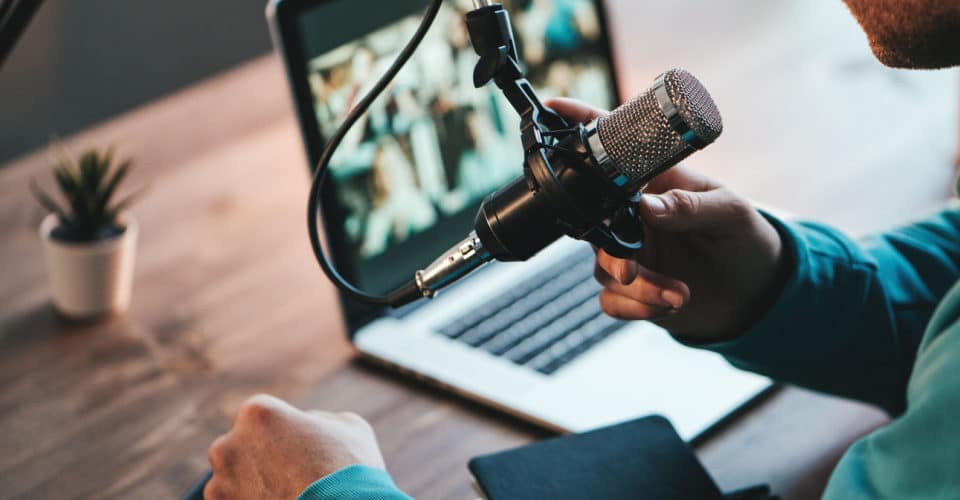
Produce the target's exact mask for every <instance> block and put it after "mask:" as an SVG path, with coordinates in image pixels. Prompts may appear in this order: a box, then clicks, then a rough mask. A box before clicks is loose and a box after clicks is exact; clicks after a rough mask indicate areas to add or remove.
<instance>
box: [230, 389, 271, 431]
mask: <svg viewBox="0 0 960 500" xmlns="http://www.w3.org/2000/svg"><path fill="white" fill-rule="evenodd" d="M276 416H277V408H276V404H275V400H274V398H273V396H267V395H263V394H260V395H257V396H254V397H252V398H250V399H248V400H246V401H245V402H244V403H243V404H242V405H241V406H240V410H239V411H237V422H238V423H246V424H253V425H255V426H263V425H269V424H270V423H271V422H273V421H274V420H275V419H276Z"/></svg>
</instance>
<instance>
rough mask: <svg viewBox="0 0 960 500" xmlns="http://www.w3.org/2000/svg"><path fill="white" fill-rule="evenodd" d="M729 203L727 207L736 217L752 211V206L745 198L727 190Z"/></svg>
mask: <svg viewBox="0 0 960 500" xmlns="http://www.w3.org/2000/svg"><path fill="white" fill-rule="evenodd" d="M728 194H729V196H728V199H729V203H728V205H727V206H728V207H729V209H730V213H731V215H733V216H734V217H737V218H741V217H743V216H745V215H747V214H749V213H751V212H753V206H752V205H751V204H750V202H748V201H747V200H745V199H743V198H741V197H739V196H737V195H735V194H733V193H732V192H728Z"/></svg>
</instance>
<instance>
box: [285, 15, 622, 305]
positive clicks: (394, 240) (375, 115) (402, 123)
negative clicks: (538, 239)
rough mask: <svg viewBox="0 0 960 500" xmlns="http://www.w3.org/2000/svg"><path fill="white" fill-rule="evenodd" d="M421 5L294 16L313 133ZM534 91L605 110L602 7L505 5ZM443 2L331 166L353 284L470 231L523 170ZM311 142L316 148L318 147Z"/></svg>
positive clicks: (366, 76) (510, 133)
mask: <svg viewBox="0 0 960 500" xmlns="http://www.w3.org/2000/svg"><path fill="white" fill-rule="evenodd" d="M424 5H425V3H424V2H422V1H395V2H371V1H367V0H333V1H330V2H326V3H324V4H322V5H320V6H318V7H316V8H314V10H313V11H310V12H306V13H305V15H303V16H302V17H301V18H300V19H301V26H300V28H301V34H302V39H303V46H304V54H305V57H306V59H307V60H306V61H305V63H306V69H307V78H308V81H309V87H310V91H311V93H312V96H313V105H314V112H315V113H314V114H315V117H316V121H317V129H318V130H319V131H320V134H321V137H322V138H323V137H330V136H331V135H333V133H334V131H335V130H336V129H337V127H338V126H339V125H340V123H341V122H342V120H343V118H344V116H345V115H346V113H347V112H348V111H349V110H350V109H351V108H352V107H353V106H354V105H356V103H357V102H358V101H359V100H360V99H361V98H362V97H363V96H364V95H365V94H366V93H367V92H368V91H369V90H370V88H371V87H372V86H373V84H374V83H375V81H376V80H377V79H378V78H379V77H380V76H381V75H382V74H383V73H384V71H386V69H387V67H388V66H389V65H390V64H391V63H392V62H393V61H394V59H395V58H396V56H397V54H398V52H399V51H400V49H401V48H402V47H403V46H404V45H405V44H406V43H407V41H408V40H409V38H410V36H411V35H412V33H413V32H414V31H415V29H416V27H417V25H418V23H419V22H420V17H421V15H422V12H423V8H424ZM504 6H505V7H506V8H507V9H508V10H509V12H510V14H511V18H512V21H513V24H514V31H515V34H516V37H517V41H518V45H519V51H520V55H521V59H522V60H523V61H524V64H525V70H526V74H527V76H528V78H529V80H530V81H531V82H532V84H533V85H534V87H535V88H536V89H537V91H538V93H539V94H540V96H541V97H542V98H544V99H546V98H549V97H554V96H568V97H575V98H578V99H581V100H584V101H586V102H589V103H591V104H593V105H596V106H599V107H602V108H605V109H609V108H610V107H612V106H614V105H616V103H617V94H616V89H615V88H614V82H613V78H612V71H611V63H610V60H609V58H610V54H609V48H608V47H609V45H608V42H607V34H606V33H605V31H604V22H603V19H602V12H600V11H599V9H598V8H597V7H596V5H595V3H594V2H593V1H591V0H525V1H521V0H514V1H505V2H504ZM471 9H472V4H471V2H470V1H469V0H458V1H450V2H445V3H444V6H443V7H442V10H441V11H440V13H439V15H438V16H437V20H436V22H435V23H434V25H433V27H432V28H431V30H430V32H429V34H428V36H427V37H426V39H425V40H424V42H423V44H422V45H421V46H420V48H419V49H418V50H417V52H416V53H415V55H414V56H413V58H412V59H411V60H410V62H409V63H408V64H407V66H406V67H405V68H404V69H403V70H402V71H401V72H400V74H399V75H398V77H397V78H396V80H394V82H393V84H392V85H391V86H390V87H389V89H388V90H387V91H386V92H385V93H384V94H383V95H381V97H380V98H379V99H378V100H377V102H376V103H375V104H374V105H373V106H372V107H371V109H370V111H369V113H367V114H366V115H365V116H364V117H363V118H362V119H361V120H360V121H359V122H358V123H357V124H356V125H355V126H354V128H353V129H352V130H351V132H350V134H349V135H348V136H347V138H346V139H345V140H344V142H343V144H342V145H341V147H340V149H339V150H338V151H337V153H336V155H335V156H334V158H333V160H332V162H331V165H330V175H331V177H330V182H333V183H334V184H335V188H336V189H335V192H336V193H337V194H336V196H337V202H338V204H339V205H340V207H341V208H342V209H341V210H340V213H341V214H342V215H343V216H342V219H341V220H336V221H331V220H330V218H329V217H327V219H326V221H325V222H326V223H327V224H331V223H337V224H341V225H342V228H343V233H344V235H345V238H346V240H347V242H346V246H347V248H349V249H350V252H351V253H352V255H353V262H354V267H355V269H353V271H354V272H353V275H354V276H355V280H356V281H357V283H358V284H359V285H361V286H363V287H366V288H368V289H370V290H374V291H382V290H386V289H389V288H392V287H393V286H395V285H396V284H398V283H400V282H402V281H404V280H406V279H408V278H409V277H410V276H412V274H413V272H414V271H415V270H416V269H418V268H420V267H421V266H423V265H425V264H427V263H428V262H429V261H430V260H432V259H433V258H434V257H435V256H436V255H438V254H439V253H440V252H442V251H443V250H445V249H446V248H448V247H449V246H450V245H451V244H453V243H455V242H456V241H459V240H460V239H461V238H463V237H464V236H466V234H467V233H468V232H469V231H470V230H471V229H472V227H473V224H472V221H473V217H474V215H475V214H476V211H477V208H478V207H479V203H480V202H481V201H482V200H483V198H484V197H486V196H487V195H489V194H490V193H492V192H494V191H496V190H497V189H498V188H500V187H501V186H503V185H504V184H506V183H507V182H508V181H510V180H511V179H513V178H514V177H516V176H518V175H520V173H521V169H522V158H523V154H522V147H521V144H520V134H519V123H520V120H519V118H518V117H517V116H516V113H515V112H514V110H513V109H512V108H511V107H510V105H509V104H508V103H507V101H506V99H505V98H504V97H503V96H502V95H501V94H500V91H499V90H498V89H497V88H496V87H495V86H493V85H492V84H491V85H488V86H487V87H485V88H482V89H476V88H474V86H473V79H472V78H473V77H472V75H473V68H474V65H475V64H476V62H477V55H476V54H475V53H474V51H473V47H472V46H471V44H470V41H469V38H468V34H467V29H466V25H465V24H464V21H463V16H464V14H465V13H466V12H467V11H469V10H471ZM322 138H321V139H320V140H322Z"/></svg>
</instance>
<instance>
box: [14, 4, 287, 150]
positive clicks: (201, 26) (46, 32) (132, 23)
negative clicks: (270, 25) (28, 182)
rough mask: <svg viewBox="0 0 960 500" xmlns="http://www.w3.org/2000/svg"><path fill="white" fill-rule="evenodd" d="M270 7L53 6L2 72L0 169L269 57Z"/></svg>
mask: <svg viewBox="0 0 960 500" xmlns="http://www.w3.org/2000/svg"><path fill="white" fill-rule="evenodd" d="M265 5H266V1H265V0H205V1H203V2H191V1H188V0H169V1H166V2H115V1H108V0H84V1H82V2H75V1H67V0H47V1H46V2H44V4H43V6H42V7H41V8H40V10H39V12H38V13H37V15H36V17H35V18H34V19H33V22H32V23H31V24H30V26H28V27H27V30H26V32H25V33H24V35H23V38H22V39H21V40H20V42H19V43H18V44H17V46H16V47H15V48H14V49H13V52H12V53H11V54H10V57H9V59H8V60H7V62H6V63H5V64H4V66H3V68H2V69H0V110H2V111H0V116H2V117H3V119H2V120H0V163H4V162H6V161H8V160H10V159H11V158H14V157H16V156H19V155H21V154H23V153H26V152H28V151H31V150H34V149H36V148H38V147H42V146H44V145H45V144H46V143H47V142H48V141H49V140H50V138H51V136H53V135H61V136H65V135H69V134H71V133H73V132H76V131H78V130H80V129H82V128H85V127H87V126H90V125H91V124H94V123H97V122H100V121H103V120H105V119H107V118H109V117H111V116H113V115H116V114H118V113H121V112H123V111H126V110H128V109H130V108H133V107H135V106H137V105H139V104H142V103H144V102H147V101H150V100H152V99H155V98H156V97H159V96H162V95H164V94H167V93H170V92H172V91H174V90H176V89H178V88H180V87H183V86H185V85H188V84H190V83H193V82H196V81H198V80H201V79H203V78H206V77H208V76H210V75H213V74H215V73H217V72H220V71H223V70H224V69H227V68H230V67H232V66H235V65H236V64H238V63H241V62H243V61H246V60H248V59H250V58H252V57H255V56H257V55H260V54H263V53H266V52H268V51H269V50H270V37H269V32H268V30H267V24H266V21H265V20H264V14H263V12H264V7H265ZM118 139H119V138H118Z"/></svg>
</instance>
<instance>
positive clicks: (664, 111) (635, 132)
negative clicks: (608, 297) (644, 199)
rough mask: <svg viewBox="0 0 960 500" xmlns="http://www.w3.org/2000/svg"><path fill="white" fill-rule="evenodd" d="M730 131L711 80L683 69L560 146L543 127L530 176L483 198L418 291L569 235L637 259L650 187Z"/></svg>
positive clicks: (420, 279) (529, 155)
mask: <svg viewBox="0 0 960 500" xmlns="http://www.w3.org/2000/svg"><path fill="white" fill-rule="evenodd" d="M722 130H723V123H722V120H721V118H720V113H719V111H718V110H717V107H716V105H715V104H714V102H713V99H712V98H711V97H710V94H709V93H708V92H707V91H706V89H705V88H704V87H703V85H702V84H701V83H700V82H699V81H698V80H697V79H696V78H694V77H693V75H691V74H690V73H688V72H687V71H685V70H682V69H674V70H670V71H668V72H666V73H664V74H662V75H660V77H658V78H657V79H656V81H655V82H654V85H653V86H652V87H651V88H650V89H648V90H647V91H646V92H644V93H642V94H640V95H639V96H637V97H636V98H634V99H633V100H631V101H630V102H628V103H626V104H624V105H622V106H620V107H619V108H617V109H615V110H613V111H612V112H610V113H609V114H607V115H604V116H601V117H599V118H597V119H595V120H593V121H592V122H590V123H587V124H586V125H577V126H576V127H574V128H572V129H569V130H565V131H560V132H563V134H562V135H563V137H562V139H560V140H558V141H556V142H555V143H553V144H548V143H546V142H545V141H543V140H542V137H541V136H540V135H537V136H536V139H537V140H536V141H534V142H533V144H534V145H533V146H531V147H529V148H528V150H527V151H526V158H525V162H524V173H523V175H522V176H521V177H518V178H517V179H514V180H513V181H512V182H510V183H509V184H507V185H506V186H505V187H503V188H502V189H500V190H499V191H497V192H495V193H494V194H492V195H490V196H488V197H487V198H486V199H485V200H484V201H483V203H482V204H481V207H480V210H479V212H478V213H477V216H476V218H475V220H474V230H473V232H471V233H470V235H468V236H467V238H466V239H464V240H463V241H461V242H460V243H458V244H457V245H456V246H454V247H452V248H451V249H450V250H448V251H447V252H446V253H444V254H443V255H442V256H441V257H440V258H438V259H437V260H435V261H434V262H433V263H432V264H430V265H429V266H427V267H426V268H425V269H424V270H421V271H419V272H417V274H416V285H417V289H419V291H420V293H421V294H422V296H424V297H433V296H434V295H435V294H436V292H437V291H439V290H440V289H442V288H444V287H446V286H448V285H450V284H451V283H453V282H455V281H457V280H459V279H460V278H462V277H463V276H466V275H467V274H469V273H470V272H472V271H473V270H475V269H477V268H479V267H480V266H482V265H483V264H485V263H487V262H489V261H491V260H499V261H505V262H510V261H525V260H527V259H529V258H531V257H533V256H534V255H536V254H537V253H539V252H540V251H541V250H543V249H544V248H546V247H547V246H548V245H550V244H551V243H553V242H555V241H557V240H558V239H560V238H561V237H563V236H564V235H567V236H570V237H572V238H576V239H580V240H584V241H588V242H590V243H591V244H593V245H595V246H597V247H598V248H602V249H603V250H605V251H606V252H607V253H609V254H611V255H614V256H616V257H622V258H626V257H629V256H630V255H632V254H633V253H634V252H636V251H637V250H639V249H640V248H641V247H642V245H643V226H642V223H641V222H640V220H639V217H638V215H637V204H638V203H639V200H640V191H641V190H642V189H643V187H644V186H645V185H646V184H647V182H649V181H650V180H651V179H653V178H654V177H656V176H657V175H659V174H661V173H663V172H664V171H666V170H667V169H669V168H671V167H673V166H674V165H676V164H677V163H679V162H680V161H681V160H683V159H684V158H686V157H688V156H690V155H691V154H693V153H694V152H695V151H697V150H699V149H702V148H704V147H706V146H707V145H709V144H710V143H712V142H713V141H714V140H716V138H717V137H719V135H720V133H721V132H722ZM524 133H534V134H540V132H538V131H532V129H529V128H528V129H525V130H524Z"/></svg>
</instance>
